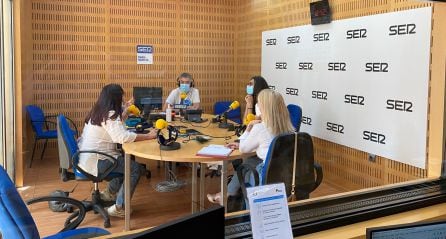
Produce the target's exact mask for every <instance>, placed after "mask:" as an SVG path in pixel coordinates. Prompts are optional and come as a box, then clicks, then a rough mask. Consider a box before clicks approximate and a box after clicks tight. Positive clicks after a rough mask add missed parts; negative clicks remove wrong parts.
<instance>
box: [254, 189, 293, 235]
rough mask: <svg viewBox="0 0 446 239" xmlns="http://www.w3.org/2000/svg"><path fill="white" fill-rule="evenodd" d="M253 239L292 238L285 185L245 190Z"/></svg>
mask: <svg viewBox="0 0 446 239" xmlns="http://www.w3.org/2000/svg"><path fill="white" fill-rule="evenodd" d="M246 190H247V193H248V201H249V209H250V212H249V214H250V216H251V228H252V235H253V237H254V239H256V238H269V239H274V238H277V239H288V238H293V232H292V231H291V222H290V214H289V211H288V202H287V197H286V191H285V184H283V183H278V184H271V185H263V186H258V187H250V188H247V189H246Z"/></svg>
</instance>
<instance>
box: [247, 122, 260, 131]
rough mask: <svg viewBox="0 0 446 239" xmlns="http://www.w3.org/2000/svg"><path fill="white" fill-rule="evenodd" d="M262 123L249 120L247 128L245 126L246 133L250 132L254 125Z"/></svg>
mask: <svg viewBox="0 0 446 239" xmlns="http://www.w3.org/2000/svg"><path fill="white" fill-rule="evenodd" d="M260 122H262V121H261V120H251V122H249V124H248V126H246V131H248V132H250V131H251V129H252V127H254V125H255V124H258V123H260Z"/></svg>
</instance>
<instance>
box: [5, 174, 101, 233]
mask: <svg viewBox="0 0 446 239" xmlns="http://www.w3.org/2000/svg"><path fill="white" fill-rule="evenodd" d="M44 201H61V202H65V203H69V204H71V205H73V206H74V207H76V208H77V210H76V211H74V213H73V214H71V215H70V216H69V217H68V219H67V220H66V221H65V226H64V228H63V229H62V230H61V231H60V232H59V233H57V234H55V235H52V236H49V237H46V238H47V239H56V238H73V237H75V238H91V237H97V236H102V235H108V234H110V233H109V232H108V231H106V230H104V229H101V228H96V227H86V228H80V229H76V228H77V226H79V224H80V223H81V222H82V220H83V219H84V217H85V207H84V205H83V204H82V203H81V202H79V201H77V200H74V199H72V198H66V197H40V198H35V199H32V200H30V201H28V202H27V204H28V205H30V204H33V203H36V202H44ZM72 219H74V220H73V221H72ZM0 222H1V223H0V235H1V236H0V237H2V238H22V239H35V238H40V235H39V231H38V230H37V227H36V223H35V222H34V220H33V218H32V216H31V214H30V212H29V210H28V208H27V207H26V205H25V203H24V202H23V200H22V198H21V197H20V195H19V193H18V192H17V189H16V188H15V185H14V184H13V183H12V181H11V179H10V178H9V176H8V174H6V172H5V170H4V169H3V167H2V166H0Z"/></svg>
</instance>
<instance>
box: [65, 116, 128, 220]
mask: <svg viewBox="0 0 446 239" xmlns="http://www.w3.org/2000/svg"><path fill="white" fill-rule="evenodd" d="M57 130H58V133H59V134H60V135H61V139H60V140H58V143H59V153H60V155H59V156H60V158H61V159H60V160H61V175H62V180H64V181H67V180H70V179H73V178H74V179H76V180H78V181H92V182H93V183H94V191H93V193H92V196H91V197H92V201H84V202H83V203H84V205H85V207H86V209H87V211H89V210H93V211H94V212H95V213H99V214H101V216H102V217H103V218H104V227H105V228H108V227H110V226H111V224H110V217H109V215H108V213H107V211H106V210H105V209H104V207H105V206H111V205H108V204H106V202H104V201H102V199H101V197H100V192H99V183H100V182H102V181H103V180H106V181H110V180H111V179H113V178H117V177H123V176H124V175H123V174H121V173H113V172H112V171H113V169H115V168H116V166H117V165H118V163H117V161H116V159H115V158H114V157H112V156H110V155H108V154H105V153H102V152H99V151H79V148H78V146H77V142H76V138H75V136H74V133H73V131H72V130H70V127H69V125H68V121H67V119H66V118H65V117H64V116H63V115H59V116H57ZM82 153H95V154H100V155H103V156H106V157H107V160H109V161H111V162H112V163H113V165H112V166H111V167H110V168H108V169H107V170H106V171H105V172H104V173H103V174H100V175H98V176H93V175H91V174H89V173H87V172H85V171H84V170H83V169H82V168H80V167H79V166H78V162H79V154H82ZM62 161H63V162H62ZM67 161H70V162H71V165H72V166H73V171H74V175H73V174H72V173H69V171H68V170H69V168H70V167H69V166H68V167H66V166H67ZM68 165H70V164H68ZM108 203H112V204H113V203H114V202H108Z"/></svg>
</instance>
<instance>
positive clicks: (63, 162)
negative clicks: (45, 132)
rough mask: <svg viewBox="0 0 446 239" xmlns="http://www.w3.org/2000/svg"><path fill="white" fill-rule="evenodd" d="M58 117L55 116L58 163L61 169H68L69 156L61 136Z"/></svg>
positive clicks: (69, 164) (69, 165)
mask: <svg viewBox="0 0 446 239" xmlns="http://www.w3.org/2000/svg"><path fill="white" fill-rule="evenodd" d="M61 131H62V129H61V124H60V118H59V117H57V148H58V150H59V164H60V168H61V169H65V170H68V169H70V168H71V157H70V153H68V148H67V147H66V146H65V141H64V139H63V136H62V132H61Z"/></svg>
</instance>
